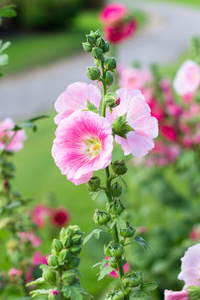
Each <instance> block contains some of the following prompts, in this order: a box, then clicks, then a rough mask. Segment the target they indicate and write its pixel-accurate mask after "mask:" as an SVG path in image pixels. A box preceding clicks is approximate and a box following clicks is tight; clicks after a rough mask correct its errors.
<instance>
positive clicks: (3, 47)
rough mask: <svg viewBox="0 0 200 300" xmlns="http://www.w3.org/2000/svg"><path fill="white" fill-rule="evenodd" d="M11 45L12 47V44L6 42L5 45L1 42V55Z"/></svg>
mask: <svg viewBox="0 0 200 300" xmlns="http://www.w3.org/2000/svg"><path fill="white" fill-rule="evenodd" d="M10 45H11V42H5V43H4V44H3V42H2V41H1V44H0V53H2V52H3V51H4V50H6V49H7V48H8V47H9V46H10Z"/></svg>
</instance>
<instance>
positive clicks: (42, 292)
mask: <svg viewBox="0 0 200 300" xmlns="http://www.w3.org/2000/svg"><path fill="white" fill-rule="evenodd" d="M51 291H52V289H49V290H44V289H41V290H39V289H38V290H34V291H31V292H30V295H31V297H32V298H35V297H38V296H41V295H48V294H49V293H50V292H51Z"/></svg>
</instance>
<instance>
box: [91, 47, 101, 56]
mask: <svg viewBox="0 0 200 300" xmlns="http://www.w3.org/2000/svg"><path fill="white" fill-rule="evenodd" d="M92 56H93V57H94V58H95V59H101V58H102V56H103V51H102V50H101V48H99V47H95V48H93V49H92Z"/></svg>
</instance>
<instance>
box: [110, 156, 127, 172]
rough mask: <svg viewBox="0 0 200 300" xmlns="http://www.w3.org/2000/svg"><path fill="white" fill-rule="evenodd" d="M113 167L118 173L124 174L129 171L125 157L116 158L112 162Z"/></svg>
mask: <svg viewBox="0 0 200 300" xmlns="http://www.w3.org/2000/svg"><path fill="white" fill-rule="evenodd" d="M111 168H112V170H113V172H114V174H116V175H124V174H125V173H126V172H127V167H126V164H125V159H122V160H116V161H114V162H113V163H112V164H111Z"/></svg>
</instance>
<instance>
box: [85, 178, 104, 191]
mask: <svg viewBox="0 0 200 300" xmlns="http://www.w3.org/2000/svg"><path fill="white" fill-rule="evenodd" d="M100 184H101V180H100V178H99V177H98V176H93V177H92V178H90V180H89V181H88V182H87V188H88V190H89V191H90V192H95V191H96V190H98V189H99V187H100Z"/></svg>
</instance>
